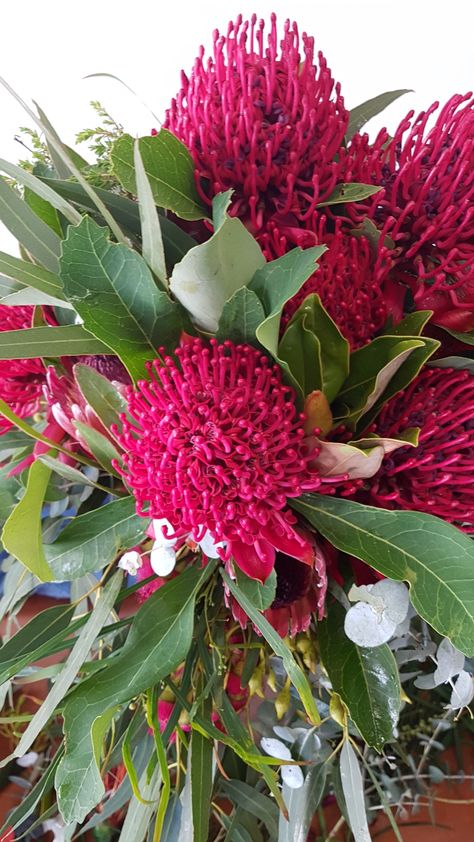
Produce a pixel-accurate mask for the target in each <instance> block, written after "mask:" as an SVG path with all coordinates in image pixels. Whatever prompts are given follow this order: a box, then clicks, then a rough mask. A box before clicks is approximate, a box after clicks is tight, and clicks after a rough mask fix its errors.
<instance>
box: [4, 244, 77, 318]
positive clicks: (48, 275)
mask: <svg viewBox="0 0 474 842" xmlns="http://www.w3.org/2000/svg"><path fill="white" fill-rule="evenodd" d="M0 272H1V273H2V274H3V275H5V276H6V277H7V278H11V279H12V280H14V281H17V282H18V283H19V284H21V285H22V286H25V287H33V289H36V290H38V291H39V292H44V293H46V294H47V295H50V296H51V297H53V298H59V299H61V300H63V299H64V298H65V296H64V290H63V285H62V283H61V279H60V277H59V276H58V275H56V274H55V273H54V272H48V270H47V269H43V267H42V266H37V265H36V264H35V263H29V262H28V261H27V260H20V258H19V257H13V256H12V255H10V254H5V253H4V252H0ZM19 288H20V287H17V288H16V290H15V289H14V290H10V292H14V291H18V289H19ZM65 303H66V302H65ZM62 306H64V305H62Z"/></svg>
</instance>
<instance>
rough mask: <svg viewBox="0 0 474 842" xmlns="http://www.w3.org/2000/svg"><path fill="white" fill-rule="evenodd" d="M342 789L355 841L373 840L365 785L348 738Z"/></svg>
mask: <svg viewBox="0 0 474 842" xmlns="http://www.w3.org/2000/svg"><path fill="white" fill-rule="evenodd" d="M340 770H341V782H342V791H343V793H344V799H345V802H346V807H347V814H348V817H349V823H350V826H351V830H352V833H353V835H354V839H355V842H371V836H370V833H369V827H368V824H367V815H366V812H365V803H364V785H363V781H362V774H361V771H360V766H359V763H358V761H357V757H356V753H355V751H354V749H353V748H352V746H351V744H350V742H349V740H348V739H346V740H345V742H344V745H343V746H342V749H341V759H340Z"/></svg>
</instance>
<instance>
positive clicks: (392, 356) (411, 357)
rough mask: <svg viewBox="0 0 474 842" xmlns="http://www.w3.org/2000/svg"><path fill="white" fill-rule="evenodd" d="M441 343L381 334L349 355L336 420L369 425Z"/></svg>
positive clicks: (336, 407) (360, 427) (363, 425)
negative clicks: (347, 370) (346, 374)
mask: <svg viewBox="0 0 474 842" xmlns="http://www.w3.org/2000/svg"><path fill="white" fill-rule="evenodd" d="M438 347H439V342H437V341H436V340H435V339H428V338H425V337H417V336H415V337H410V336H405V337H400V336H378V337H377V338H376V339H374V340H373V342H370V343H369V344H368V345H364V346H363V347H362V348H359V349H358V350H357V351H354V353H353V354H351V356H350V361H349V366H350V370H349V376H348V378H347V380H346V381H345V382H344V384H343V386H342V388H341V389H340V391H339V394H338V396H337V400H336V403H335V406H333V415H334V418H335V422H336V423H337V422H343V423H344V424H350V425H354V426H355V425H357V427H358V429H362V428H365V427H367V426H368V425H369V424H370V423H371V421H372V419H373V418H374V417H375V416H376V415H377V413H378V411H379V409H380V408H381V406H382V405H383V404H384V403H386V401H388V400H389V399H390V398H391V397H393V395H396V394H397V393H398V392H399V391H401V390H402V389H404V388H405V386H407V385H408V383H410V382H411V381H412V380H413V378H414V377H416V375H417V374H418V372H419V370H420V368H421V367H422V366H423V365H424V363H425V362H426V361H427V360H428V359H429V357H430V356H431V354H433V353H434V351H435V350H436V349H437V348H438Z"/></svg>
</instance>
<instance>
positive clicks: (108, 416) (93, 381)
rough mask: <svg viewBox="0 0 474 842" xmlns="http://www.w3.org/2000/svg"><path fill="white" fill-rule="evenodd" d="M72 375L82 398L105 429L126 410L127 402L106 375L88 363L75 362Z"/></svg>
mask: <svg viewBox="0 0 474 842" xmlns="http://www.w3.org/2000/svg"><path fill="white" fill-rule="evenodd" d="M74 377H75V380H76V383H77V385H78V386H79V389H80V391H81V394H82V396H83V398H84V400H86V401H87V403H88V404H89V406H90V407H92V409H93V410H94V412H95V414H96V415H97V418H99V419H100V420H101V421H102V424H103V425H104V427H105V429H106V430H110V428H111V427H112V426H113V425H114V424H117V425H118V426H120V424H121V422H120V415H121V414H122V413H123V412H125V411H126V409H127V402H126V400H125V398H124V397H122V395H121V394H120V392H119V391H118V390H117V389H116V388H115V387H114V386H113V385H112V383H111V382H110V380H108V379H107V377H104V376H103V375H102V374H99V372H98V371H96V370H95V369H94V368H92V367H91V366H90V365H82V363H76V365H75V366H74Z"/></svg>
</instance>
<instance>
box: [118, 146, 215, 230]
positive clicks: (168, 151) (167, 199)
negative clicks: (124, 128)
mask: <svg viewBox="0 0 474 842" xmlns="http://www.w3.org/2000/svg"><path fill="white" fill-rule="evenodd" d="M133 144H134V140H133V138H132V137H131V136H130V135H127V134H124V135H122V137H120V138H119V139H118V140H117V141H116V142H115V143H114V146H113V149H112V154H111V159H112V166H113V168H114V172H115V175H116V176H117V178H118V179H119V181H120V183H121V184H122V186H123V187H124V188H125V190H127V192H128V193H133V194H134V195H136V190H137V188H136V181H135V168H134V162H133ZM139 148H140V155H141V157H142V161H143V165H144V167H145V172H146V174H147V176H148V180H149V182H150V186H151V189H152V191H153V196H154V199H155V202H156V204H157V205H158V206H159V207H161V208H167V209H168V210H171V211H173V213H175V214H176V215H177V216H180V217H181V218H182V219H189V220H192V219H203V218H204V217H205V216H207V211H206V209H205V208H204V207H203V204H202V202H201V199H200V198H199V194H198V192H197V189H196V183H195V180H194V164H193V160H192V158H191V155H190V154H189V152H188V150H187V149H186V147H185V145H184V143H181V141H180V140H178V138H177V137H175V136H174V135H173V134H171V132H169V131H167V129H162V130H161V131H160V132H159V133H158V134H157V135H156V136H155V137H151V136H150V137H141V138H140V140H139Z"/></svg>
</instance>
